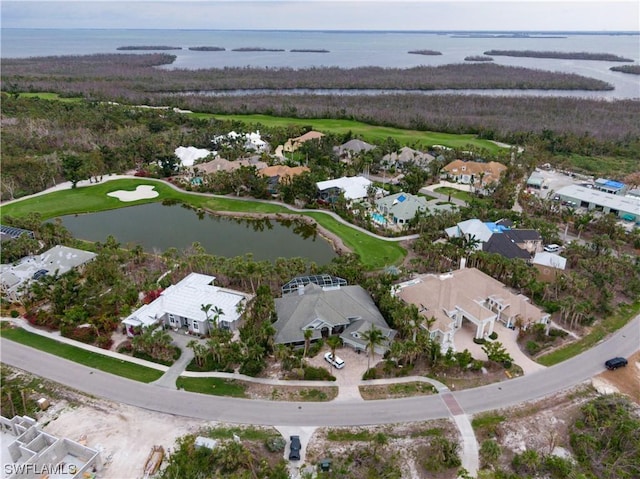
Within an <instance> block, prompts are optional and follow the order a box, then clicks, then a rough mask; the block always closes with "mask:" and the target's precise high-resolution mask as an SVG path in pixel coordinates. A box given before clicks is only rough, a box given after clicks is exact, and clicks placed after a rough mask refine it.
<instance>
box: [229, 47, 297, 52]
mask: <svg viewBox="0 0 640 479" xmlns="http://www.w3.org/2000/svg"><path fill="white" fill-rule="evenodd" d="M231 51H232V52H283V51H285V50H284V48H261V47H240V48H234V49H232V50H231Z"/></svg>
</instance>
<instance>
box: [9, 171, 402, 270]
mask: <svg viewBox="0 0 640 479" xmlns="http://www.w3.org/2000/svg"><path fill="white" fill-rule="evenodd" d="M149 184H151V185H154V186H155V191H157V192H158V193H159V196H158V197H156V198H152V199H144V200H138V201H132V202H128V203H123V202H122V201H120V200H118V199H117V198H112V197H110V196H107V193H109V192H111V191H116V190H127V191H131V190H135V188H136V187H137V186H138V185H149ZM165 199H173V200H178V201H183V202H185V203H188V204H190V205H193V206H194V207H196V208H205V209H208V210H211V211H233V212H246V213H264V214H266V213H282V214H285V213H288V214H291V213H292V211H291V210H289V209H287V208H285V207H283V206H280V205H275V204H271V203H262V202H257V201H244V200H239V199H233V198H211V197H208V196H201V195H196V194H193V193H188V192H183V191H176V190H174V189H173V188H171V187H170V186H168V185H166V184H165V183H163V182H161V181H155V180H149V179H145V178H140V179H120V180H113V181H107V182H104V183H98V184H97V185H92V186H83V187H79V188H76V189H73V190H61V191H54V192H52V193H48V194H46V195H41V196H35V197H33V198H29V199H25V200H22V201H17V202H15V203H12V204H8V205H5V206H3V208H2V212H1V213H0V216H1V217H4V216H16V217H21V216H26V215H28V214H29V213H35V212H37V213H40V214H41V216H42V219H43V220H46V219H50V218H55V217H57V216H62V215H69V214H82V213H93V212H97V211H104V210H109V209H115V208H123V207H126V206H134V205H140V204H145V203H153V202H158V201H162V200H165ZM306 215H307V216H310V217H312V218H314V219H315V220H316V221H318V223H319V224H320V225H322V226H323V227H324V228H326V229H327V230H329V231H331V232H332V233H334V234H337V235H338V236H340V237H341V238H342V240H343V241H344V243H345V244H346V245H347V246H348V247H349V248H351V249H352V250H353V251H354V252H355V253H357V254H358V255H360V258H361V261H362V262H363V264H364V265H365V266H366V267H367V269H378V268H383V267H385V266H388V265H391V264H398V263H399V262H401V261H402V259H403V258H404V256H405V254H406V251H405V250H404V248H402V247H401V246H400V245H398V244H397V243H394V242H388V241H383V240H379V239H376V238H373V237H371V236H369V235H367V234H365V233H362V232H360V231H358V230H356V229H354V228H351V227H350V226H347V225H344V224H342V223H339V222H338V221H336V220H335V219H334V218H332V217H330V216H329V215H327V214H324V213H321V212H311V213H306Z"/></svg>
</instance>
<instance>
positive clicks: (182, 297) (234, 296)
mask: <svg viewBox="0 0 640 479" xmlns="http://www.w3.org/2000/svg"><path fill="white" fill-rule="evenodd" d="M214 281H215V277H213V276H207V275H204V274H199V273H191V274H189V275H188V276H187V277H186V278H184V279H183V280H182V281H180V282H179V283H176V284H174V285H172V286H169V287H168V288H167V289H165V290H164V291H163V292H162V293H161V294H160V297H158V298H157V299H155V300H154V301H153V302H151V303H149V304H146V305H144V306H142V307H141V308H139V309H138V310H136V311H134V312H133V313H131V314H130V315H129V316H128V317H127V318H126V319H124V320H123V321H122V324H124V326H125V328H126V331H127V335H128V336H133V335H134V334H136V332H137V328H146V327H149V326H154V325H159V324H161V325H165V326H168V327H170V328H172V329H174V330H184V331H185V333H189V334H195V335H200V336H202V335H206V334H207V333H209V331H210V330H211V329H212V328H213V327H214V323H217V326H218V327H219V328H223V329H231V330H234V329H236V328H237V325H238V321H239V319H240V317H241V315H242V311H243V307H244V304H245V302H246V301H247V300H248V299H249V295H247V294H245V293H241V292H239V291H234V290H230V289H225V288H220V287H218V286H214V285H213V282H214ZM206 305H210V307H209V310H208V311H205V310H204V309H203V307H206ZM216 308H218V309H216Z"/></svg>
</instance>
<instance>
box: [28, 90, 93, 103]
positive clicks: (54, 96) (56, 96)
mask: <svg viewBox="0 0 640 479" xmlns="http://www.w3.org/2000/svg"><path fill="white" fill-rule="evenodd" d="M19 96H21V97H24V98H40V99H41V100H57V101H66V102H79V101H84V98H82V97H80V96H75V97H70V98H67V97H61V96H60V95H59V94H57V93H48V92H40V93H20V95H19Z"/></svg>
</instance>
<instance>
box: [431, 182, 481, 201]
mask: <svg viewBox="0 0 640 479" xmlns="http://www.w3.org/2000/svg"><path fill="white" fill-rule="evenodd" d="M433 191H435V192H436V193H440V194H443V195H451V197H452V198H457V199H459V200H462V201H465V202H467V203H469V202H470V201H471V199H472V198H473V196H472V195H471V193H469V192H468V191H462V190H458V189H456V188H449V187H448V186H441V187H439V188H436V189H434V190H433Z"/></svg>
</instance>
